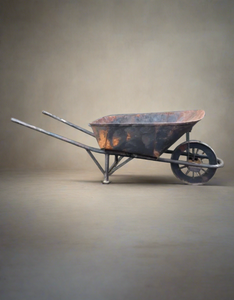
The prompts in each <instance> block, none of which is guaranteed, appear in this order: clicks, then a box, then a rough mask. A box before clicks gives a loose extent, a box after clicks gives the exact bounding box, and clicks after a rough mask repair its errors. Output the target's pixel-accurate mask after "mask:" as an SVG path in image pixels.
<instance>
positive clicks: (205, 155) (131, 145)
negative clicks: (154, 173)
mask: <svg viewBox="0 0 234 300" xmlns="http://www.w3.org/2000/svg"><path fill="white" fill-rule="evenodd" d="M42 113H43V114H45V115H47V116H49V117H52V118H54V119H56V120H58V121H60V122H63V123H65V124H67V125H69V126H71V127H73V128H75V129H78V130H80V131H82V132H84V133H86V134H88V135H91V136H92V137H95V138H96V140H97V142H98V145H99V148H95V147H90V146H87V145H84V144H82V143H79V142H76V141H74V140H71V139H68V138H65V137H63V136H61V135H58V134H55V133H52V132H49V131H46V130H44V129H41V128H39V127H36V126H33V125H30V124H27V123H25V122H22V121H20V120H17V119H14V118H12V119H11V120H12V121H13V122H15V123H18V124H20V125H23V126H26V127H28V128H31V129H33V130H36V131H39V132H41V133H44V134H47V135H49V136H52V137H54V138H57V139H59V140H62V141H64V142H67V143H70V144H72V145H75V146H77V147H80V148H83V149H85V150H86V151H87V153H88V154H89V156H90V157H91V158H92V160H93V161H94V163H95V164H96V165H97V167H98V168H99V170H100V171H101V172H102V173H103V175H104V180H103V183H105V184H107V183H109V182H110V181H109V176H110V175H112V174H113V173H114V172H116V171H117V170H118V169H120V168H121V167H123V166H124V165H126V164H127V163H128V162H130V161H131V160H132V159H134V158H136V159H146V160H152V161H156V162H164V163H170V164H171V169H172V172H173V173H174V175H175V176H176V177H178V178H179V179H180V180H181V181H183V182H184V183H186V184H193V185H200V184H204V183H205V182H208V181H209V180H210V179H211V178H212V177H213V176H214V174H215V172H216V170H217V169H218V168H221V167H223V165H224V162H223V161H222V159H220V158H218V157H217V156H216V154H215V152H214V150H213V149H212V148H211V147H210V146H208V145H207V144H205V143H203V142H201V141H197V140H190V132H191V130H192V128H193V126H194V125H195V124H196V123H197V122H199V121H200V120H201V119H202V118H203V117H204V116H205V112H204V110H187V111H176V112H158V113H141V114H117V115H109V116H104V117H102V118H100V119H97V120H95V121H93V122H92V123H90V124H89V125H90V126H91V128H92V130H93V132H91V131H89V130H87V129H84V128H82V127H80V126H77V125H75V124H73V123H71V122H68V121H66V120H64V119H61V118H59V117H57V116H55V115H53V114H51V113H49V112H46V111H43V112H42ZM183 135H185V136H186V139H185V141H184V142H183V143H181V144H180V145H178V146H177V147H176V148H175V149H174V150H170V149H169V148H170V147H171V146H172V145H173V144H174V143H175V142H176V141H177V140H178V139H179V138H181V137H182V136H183ZM93 153H99V154H104V155H105V166H104V168H103V167H102V166H101V164H100V163H99V161H98V160H97V159H96V157H95V156H94V154H93ZM162 154H168V155H170V157H169V158H166V157H162ZM110 156H114V162H113V164H112V165H111V166H110V163H109V162H110ZM122 160H123V161H122Z"/></svg>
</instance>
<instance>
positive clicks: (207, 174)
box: [171, 141, 217, 185]
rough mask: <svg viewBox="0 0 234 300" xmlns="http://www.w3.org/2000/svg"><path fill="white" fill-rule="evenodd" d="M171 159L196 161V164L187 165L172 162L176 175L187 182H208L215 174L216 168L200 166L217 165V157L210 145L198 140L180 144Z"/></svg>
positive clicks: (195, 183) (196, 183)
mask: <svg viewBox="0 0 234 300" xmlns="http://www.w3.org/2000/svg"><path fill="white" fill-rule="evenodd" d="M171 159H173V160H184V161H188V162H192V163H195V164H196V166H186V165H183V164H182V163H181V164H176V163H171V169H172V172H173V173H174V175H175V176H176V177H177V178H179V179H180V180H181V181H183V182H185V183H186V184H193V185H201V184H204V183H205V182H208V181H209V180H210V179H211V178H212V177H213V176H214V174H215V172H216V169H215V168H205V167H199V164H207V165H216V164H217V157H216V155H215V153H214V151H213V149H211V148H210V147H209V146H208V145H206V144H205V143H201V142H198V141H189V142H184V143H182V144H180V145H179V146H178V147H176V149H175V150H174V151H173V153H172V156H171Z"/></svg>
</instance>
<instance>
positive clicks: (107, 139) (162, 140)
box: [90, 110, 205, 158]
mask: <svg viewBox="0 0 234 300" xmlns="http://www.w3.org/2000/svg"><path fill="white" fill-rule="evenodd" d="M204 115H205V112H204V111H203V110H189V111H179V112H165V113H149V114H126V115H111V116H105V117H103V118H100V119H98V120H96V121H94V122H92V123H90V125H91V127H92V129H93V132H94V135H95V137H96V139H97V142H98V144H99V147H100V148H101V149H105V150H114V151H121V152H125V153H134V154H140V155H145V156H150V157H154V158H158V157H159V156H160V155H161V154H162V153H163V152H165V151H166V150H167V149H168V148H169V147H170V146H171V145H172V144H174V143H175V142H176V141H177V140H178V139H179V138H180V137H181V136H182V135H183V134H185V133H186V132H189V131H191V129H192V127H193V126H194V125H195V124H196V123H197V122H198V121H200V120H201V119H202V118H203V117H204Z"/></svg>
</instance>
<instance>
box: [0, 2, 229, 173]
mask: <svg viewBox="0 0 234 300" xmlns="http://www.w3.org/2000/svg"><path fill="white" fill-rule="evenodd" d="M0 5H1V7H0V11H1V67H0V72H1V73H0V85H1V86H0V90H1V96H0V101H1V110H0V155H1V159H0V168H1V169H79V168H80V169H82V168H85V169H90V170H92V168H95V166H93V162H92V161H90V158H89V157H88V155H87V153H86V152H85V151H84V150H82V149H79V148H76V147H74V146H71V145H68V144H65V143H62V142H60V141H57V140H55V139H52V138H49V137H47V136H45V135H42V134H39V133H36V132H34V131H32V130H30V129H26V128H23V127H21V126H18V125H16V124H13V123H11V122H10V118H11V117H15V118H18V119H21V120H23V121H25V122H28V123H32V124H34V125H36V126H39V127H42V128H45V129H48V130H51V131H53V132H57V133H59V134H61V135H65V136H67V137H70V138H73V139H76V140H78V141H81V142H84V143H88V144H90V145H94V146H95V145H96V142H95V140H93V139H92V138H91V137H89V136H86V135H83V134H82V133H79V132H77V131H76V130H75V129H72V128H69V127H66V125H64V124H61V123H59V122H57V121H55V120H52V119H49V118H48V117H46V116H43V115H42V114H41V111H42V110H47V111H49V112H52V113H54V114H56V115H58V116H60V117H63V118H64V119H67V120H69V121H71V122H73V123H76V124H78V125H80V126H82V127H86V128H88V127H87V125H88V123H89V122H91V121H93V120H94V119H96V118H99V117H101V116H104V115H108V114H113V113H134V112H154V111H168V110H184V109H200V108H201V109H204V110H205V111H206V117H205V119H204V120H203V121H202V122H200V123H198V124H197V125H196V126H195V127H194V130H193V134H192V137H193V138H195V139H199V140H202V141H204V142H206V143H208V144H209V145H210V146H212V147H213V148H214V149H215V151H216V153H217V155H218V156H220V157H222V158H223V159H224V160H225V161H226V169H227V170H228V169H232V168H233V165H234V158H233V154H232V151H233V149H232V146H233V145H234V138H233V129H234V118H233V112H234V104H233V91H234V84H233V76H234V50H233V49H234V48H233V46H234V34H233V32H234V21H233V17H234V4H233V1H231V0H230V1H228V0H226V1H215V0H190V1H187V0H180V1H177V0H164V1H156V0H154V1H151V0H125V1H121V0H83V1H81V0H76V1H75V0H74V1H72V0H67V1H59V0H46V1H45V0H40V1H36V0H34V1H32V0H24V1H22V0H10V1H6V0H5V1H4V0H1V1H0ZM139 166H140V167H141V162H137V163H135V164H132V165H131V167H132V168H136V167H139Z"/></svg>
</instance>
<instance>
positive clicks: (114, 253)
mask: <svg viewBox="0 0 234 300" xmlns="http://www.w3.org/2000/svg"><path fill="white" fill-rule="evenodd" d="M232 175H233V174H232ZM232 175H230V174H226V173H225V169H223V170H219V172H217V175H216V176H215V178H214V179H213V180H211V182H210V183H209V184H207V185H205V186H187V185H183V184H181V183H180V182H179V181H178V180H177V179H176V178H174V177H173V175H172V174H171V173H170V172H168V173H167V172H165V173H164V174H161V175H159V174H158V172H155V173H154V174H148V172H147V170H145V171H144V174H143V175H139V174H134V175H132V174H130V173H129V174H127V173H126V172H124V171H123V172H122V171H120V172H119V173H118V175H115V176H112V184H110V185H103V184H101V183H100V181H101V179H102V177H101V175H100V174H99V173H97V172H94V173H92V172H82V171H77V172H74V171H71V172H70V171H63V172H62V171H61V172H32V171H31V172H30V171H25V172H13V171H5V172H4V171H2V172H0V180H1V181H0V214H1V218H0V258H1V267H0V295H1V297H0V298H1V299H2V300H16V299H17V300H21V299H22V300H29V299H30V300H42V299H43V300H51V299H56V300H59V299H61V300H64V299H67V300H73V299H74V300H99V299H100V300H124V299H126V300H143V299H144V300H161V299H162V300H183V299H186V300H198V299H199V300H203V299H204V300H216V299H217V300H221V299H222V300H231V299H234V187H233V179H231V178H233V176H232Z"/></svg>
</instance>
